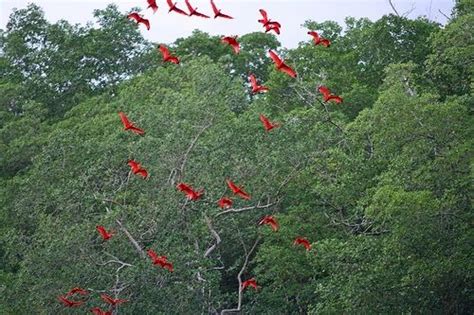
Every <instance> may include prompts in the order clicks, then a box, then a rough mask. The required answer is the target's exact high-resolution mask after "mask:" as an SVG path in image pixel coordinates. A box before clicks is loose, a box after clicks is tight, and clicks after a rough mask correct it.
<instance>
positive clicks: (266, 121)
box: [259, 114, 280, 132]
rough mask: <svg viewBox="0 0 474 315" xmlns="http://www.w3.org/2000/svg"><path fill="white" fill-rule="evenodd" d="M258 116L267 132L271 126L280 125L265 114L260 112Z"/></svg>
mask: <svg viewBox="0 0 474 315" xmlns="http://www.w3.org/2000/svg"><path fill="white" fill-rule="evenodd" d="M259 118H260V121H261V122H262V124H263V127H264V128H265V131H267V132H268V131H270V130H272V129H273V128H278V127H280V124H279V123H276V122H271V121H270V120H269V119H268V118H267V117H265V115H262V114H260V117H259Z"/></svg>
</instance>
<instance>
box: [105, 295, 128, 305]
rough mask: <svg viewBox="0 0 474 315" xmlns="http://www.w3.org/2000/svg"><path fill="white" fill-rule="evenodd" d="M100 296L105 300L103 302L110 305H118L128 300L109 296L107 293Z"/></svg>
mask: <svg viewBox="0 0 474 315" xmlns="http://www.w3.org/2000/svg"><path fill="white" fill-rule="evenodd" d="M100 298H101V299H102V300H103V301H104V302H105V303H108V304H110V305H112V306H116V305H120V304H122V303H125V302H128V300H124V299H114V298H112V297H111V296H109V295H107V294H105V293H104V294H101V295H100Z"/></svg>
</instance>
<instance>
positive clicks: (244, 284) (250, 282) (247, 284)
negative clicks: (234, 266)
mask: <svg viewBox="0 0 474 315" xmlns="http://www.w3.org/2000/svg"><path fill="white" fill-rule="evenodd" d="M247 287H252V288H254V289H255V291H257V290H258V286H257V281H256V280H255V278H251V279H248V280H245V281H244V282H242V289H241V291H243V290H245V289H246V288H247Z"/></svg>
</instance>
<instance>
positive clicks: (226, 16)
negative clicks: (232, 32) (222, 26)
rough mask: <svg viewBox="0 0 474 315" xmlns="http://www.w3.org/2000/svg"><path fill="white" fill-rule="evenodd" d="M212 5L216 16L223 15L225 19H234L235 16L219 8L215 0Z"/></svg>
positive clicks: (212, 0)
mask: <svg viewBox="0 0 474 315" xmlns="http://www.w3.org/2000/svg"><path fill="white" fill-rule="evenodd" d="M211 6H212V11H214V18H217V17H221V18H224V19H233V17H231V16H230V15H227V14H224V13H222V12H221V11H222V10H219V9H218V8H217V6H216V4H215V3H214V0H211Z"/></svg>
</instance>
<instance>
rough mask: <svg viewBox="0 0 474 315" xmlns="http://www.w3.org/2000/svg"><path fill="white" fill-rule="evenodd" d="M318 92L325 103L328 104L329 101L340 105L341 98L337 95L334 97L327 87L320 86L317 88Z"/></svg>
mask: <svg viewBox="0 0 474 315" xmlns="http://www.w3.org/2000/svg"><path fill="white" fill-rule="evenodd" d="M318 91H319V93H321V94H322V95H323V99H324V101H325V102H329V101H334V102H336V103H342V102H343V99H342V97H340V96H338V95H335V94H331V91H330V90H329V89H328V88H327V87H325V86H324V85H321V86H320V87H319V88H318Z"/></svg>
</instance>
